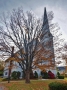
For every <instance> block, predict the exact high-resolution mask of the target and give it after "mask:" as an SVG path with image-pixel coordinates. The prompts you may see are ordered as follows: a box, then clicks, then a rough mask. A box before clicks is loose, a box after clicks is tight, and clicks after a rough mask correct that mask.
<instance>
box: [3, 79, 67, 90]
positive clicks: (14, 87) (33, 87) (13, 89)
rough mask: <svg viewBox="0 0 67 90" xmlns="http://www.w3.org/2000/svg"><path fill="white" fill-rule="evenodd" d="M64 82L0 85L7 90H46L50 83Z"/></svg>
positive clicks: (42, 81)
mask: <svg viewBox="0 0 67 90" xmlns="http://www.w3.org/2000/svg"><path fill="white" fill-rule="evenodd" d="M55 81H58V82H66V80H54V79H53V80H31V83H30V84H25V81H24V80H22V81H16V82H10V83H7V82H6V83H2V85H3V86H5V87H7V88H8V90H48V84H49V83H50V82H55Z"/></svg>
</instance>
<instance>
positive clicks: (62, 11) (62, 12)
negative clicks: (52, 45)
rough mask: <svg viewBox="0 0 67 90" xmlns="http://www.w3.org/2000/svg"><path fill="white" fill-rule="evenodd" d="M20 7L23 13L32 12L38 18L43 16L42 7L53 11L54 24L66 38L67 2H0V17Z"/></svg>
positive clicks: (11, 0)
mask: <svg viewBox="0 0 67 90" xmlns="http://www.w3.org/2000/svg"><path fill="white" fill-rule="evenodd" d="M21 6H22V7H23V9H24V10H25V11H26V10H32V11H33V12H34V13H35V14H36V15H37V16H38V17H41V16H42V15H43V11H44V7H46V8H47V11H53V12H54V22H57V23H58V24H59V27H60V30H61V32H62V34H63V37H64V38H65V39H66V38H67V35H66V33H67V0H0V15H1V13H2V12H7V11H10V12H11V11H12V9H13V8H18V7H21Z"/></svg>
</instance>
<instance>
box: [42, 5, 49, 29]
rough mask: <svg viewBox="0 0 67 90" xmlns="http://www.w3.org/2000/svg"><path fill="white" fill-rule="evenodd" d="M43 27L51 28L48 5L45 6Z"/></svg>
mask: <svg viewBox="0 0 67 90" xmlns="http://www.w3.org/2000/svg"><path fill="white" fill-rule="evenodd" d="M45 26H46V27H45ZM42 27H43V29H46V28H47V27H48V29H49V23H48V17H47V11H46V7H45V8H44V16H43V25H42ZM44 27H45V28H44Z"/></svg>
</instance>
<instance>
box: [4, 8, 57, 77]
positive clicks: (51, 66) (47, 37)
mask: <svg viewBox="0 0 67 90" xmlns="http://www.w3.org/2000/svg"><path fill="white" fill-rule="evenodd" d="M45 24H46V25H45ZM45 33H46V34H45ZM40 43H41V44H42V45H43V46H44V48H45V49H46V50H48V51H50V52H51V54H49V52H47V55H46V53H44V56H46V57H47V58H49V59H48V60H45V61H44V60H43V59H42V61H41V65H40V64H39V65H38V66H37V68H36V69H35V70H33V72H34V71H36V72H37V73H38V77H39V76H41V74H40V73H41V71H42V67H44V70H46V71H49V70H51V71H52V72H53V73H54V74H55V75H56V73H57V72H56V67H55V57H54V47H53V36H52V34H51V32H50V28H49V21H48V16H47V11H46V8H45V9H44V16H43V24H42V35H41V37H40ZM48 56H49V57H48ZM10 58H11V57H9V58H8V59H7V60H6V61H5V68H4V73H3V77H4V78H8V74H9V66H10ZM12 63H13V67H12V69H11V73H12V72H13V71H19V72H20V73H21V76H20V78H22V76H23V71H22V69H21V66H20V65H19V63H18V62H16V60H15V61H13V62H12Z"/></svg>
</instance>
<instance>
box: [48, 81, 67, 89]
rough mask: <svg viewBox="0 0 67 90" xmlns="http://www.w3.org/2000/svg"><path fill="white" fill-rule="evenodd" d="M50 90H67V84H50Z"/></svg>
mask: <svg viewBox="0 0 67 90" xmlns="http://www.w3.org/2000/svg"><path fill="white" fill-rule="evenodd" d="M49 90H67V83H60V82H52V83H50V84H49Z"/></svg>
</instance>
